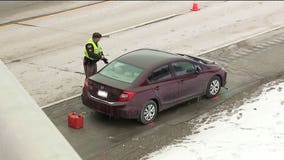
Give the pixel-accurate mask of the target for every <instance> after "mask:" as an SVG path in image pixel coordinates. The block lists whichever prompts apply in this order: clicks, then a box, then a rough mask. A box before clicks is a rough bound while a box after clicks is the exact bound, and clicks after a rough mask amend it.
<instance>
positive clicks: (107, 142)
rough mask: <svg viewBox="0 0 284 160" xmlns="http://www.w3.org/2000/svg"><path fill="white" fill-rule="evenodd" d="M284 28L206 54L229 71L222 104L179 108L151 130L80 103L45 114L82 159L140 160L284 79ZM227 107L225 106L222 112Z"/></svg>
mask: <svg viewBox="0 0 284 160" xmlns="http://www.w3.org/2000/svg"><path fill="white" fill-rule="evenodd" d="M283 50H284V29H283V28H282V29H278V30H275V31H272V32H270V33H267V34H263V35H260V36H257V37H254V38H250V39H248V40H244V41H241V42H239V43H236V44H232V45H229V46H226V47H224V48H221V49H218V50H215V51H212V52H209V53H206V54H203V55H201V56H202V57H206V58H209V59H212V60H214V61H216V62H217V63H219V64H221V65H222V66H224V67H225V69H226V70H227V71H228V82H227V85H226V87H227V88H228V90H226V89H223V90H222V92H221V94H220V96H219V98H218V99H205V98H202V99H201V101H200V102H198V103H197V102H196V100H191V101H189V102H188V103H183V104H180V105H177V106H176V107H175V108H172V109H169V110H166V111H164V112H162V113H160V114H159V115H158V118H157V120H156V121H155V123H154V124H151V125H141V124H140V123H138V122H137V121H136V120H125V119H113V118H109V117H107V116H102V115H100V114H97V113H95V112H92V111H91V110H90V109H88V108H87V107H85V106H84V105H82V103H81V100H80V98H74V99H72V100H69V101H66V102H63V103H60V104H57V105H54V106H52V107H48V108H45V109H44V111H45V113H46V114H47V115H48V116H49V118H50V119H51V120H52V121H53V123H54V124H55V125H56V126H57V128H58V129H59V130H60V131H61V133H62V134H63V135H64V136H65V138H66V139H67V140H68V141H69V142H70V143H71V145H72V146H73V147H74V148H75V150H76V151H77V152H78V153H79V154H80V156H81V157H82V158H83V159H85V160H87V159H108V160H109V159H115V160H119V159H121V160H122V159H123V160H126V159H129V160H133V159H139V158H141V157H143V156H145V155H146V154H147V153H149V152H153V151H155V150H157V149H160V148H162V147H163V146H165V145H167V144H171V143H174V142H175V140H176V139H178V138H182V137H183V136H186V135H189V134H194V133H192V130H191V129H192V128H193V127H194V124H192V123H189V122H190V121H191V120H194V119H195V118H196V117H197V116H199V115H201V114H203V113H208V116H210V113H214V112H219V111H221V110H230V109H231V107H232V106H231V105H230V104H237V103H239V102H238V100H239V99H241V98H244V97H245V96H247V95H249V94H248V93H249V92H251V91H253V90H254V89H255V88H256V87H257V86H259V85H261V84H263V83H266V82H269V81H271V80H273V79H277V78H279V77H281V76H283V74H284V54H283V53H282V52H283ZM220 106H222V107H220ZM72 111H76V112H86V117H85V127H84V128H83V129H80V130H75V129H72V128H68V126H67V120H66V119H67V114H68V113H70V112H72Z"/></svg>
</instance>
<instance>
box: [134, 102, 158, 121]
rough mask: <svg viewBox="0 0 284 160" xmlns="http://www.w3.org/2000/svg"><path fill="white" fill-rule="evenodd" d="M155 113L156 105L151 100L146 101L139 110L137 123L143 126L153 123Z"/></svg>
mask: <svg viewBox="0 0 284 160" xmlns="http://www.w3.org/2000/svg"><path fill="white" fill-rule="evenodd" d="M157 113H158V111H157V104H156V103H155V102H154V101H152V100H150V101H147V102H146V103H145V104H144V106H143V107H142V109H141V112H140V117H139V121H140V122H141V123H143V124H148V123H150V122H152V121H154V119H155V118H156V116H157Z"/></svg>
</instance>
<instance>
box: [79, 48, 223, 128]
mask: <svg viewBox="0 0 284 160" xmlns="http://www.w3.org/2000/svg"><path fill="white" fill-rule="evenodd" d="M226 75H227V73H226V71H224V69H223V68H222V67H220V66H218V65H217V64H215V63H214V62H212V61H209V60H205V59H201V58H199V57H193V56H189V55H183V54H173V53H168V52H164V51H159V50H153V49H139V50H135V51H132V52H129V53H126V54H124V55H122V56H120V57H118V58H117V59H115V60H113V61H112V62H111V63H109V64H108V65H106V66H105V67H104V68H102V69H101V70H100V71H99V72H98V73H97V74H95V75H94V76H92V77H90V78H88V79H86V80H85V85H84V88H83V93H82V101H83V103H84V104H85V105H86V106H88V107H90V108H92V109H94V110H95V111H97V112H100V113H103V114H106V115H109V116H114V117H122V118H128V119H138V120H139V121H140V122H142V123H143V124H147V123H149V122H152V121H153V120H154V119H155V118H156V116H157V114H158V112H160V111H162V110H165V109H167V108H170V107H172V106H174V105H176V104H179V103H182V102H185V101H188V100H190V99H192V98H196V97H199V96H203V95H205V96H206V97H209V98H210V97H213V96H215V95H217V94H218V93H219V91H220V89H221V87H223V86H225V84H226Z"/></svg>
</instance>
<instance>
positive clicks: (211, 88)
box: [206, 76, 221, 98]
mask: <svg viewBox="0 0 284 160" xmlns="http://www.w3.org/2000/svg"><path fill="white" fill-rule="evenodd" d="M220 90H221V79H220V78H219V77H218V76H214V77H212V78H211V79H210V80H209V82H208V84H207V89H206V97H207V98H212V97H214V96H216V95H217V94H218V93H219V92H220Z"/></svg>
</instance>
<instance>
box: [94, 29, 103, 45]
mask: <svg viewBox="0 0 284 160" xmlns="http://www.w3.org/2000/svg"><path fill="white" fill-rule="evenodd" d="M101 37H102V35H101V34H100V33H98V32H95V33H93V36H92V38H93V41H94V42H95V43H97V42H98V41H100V39H101Z"/></svg>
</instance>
